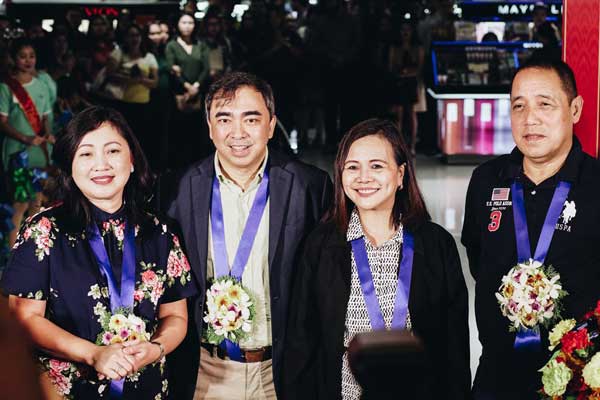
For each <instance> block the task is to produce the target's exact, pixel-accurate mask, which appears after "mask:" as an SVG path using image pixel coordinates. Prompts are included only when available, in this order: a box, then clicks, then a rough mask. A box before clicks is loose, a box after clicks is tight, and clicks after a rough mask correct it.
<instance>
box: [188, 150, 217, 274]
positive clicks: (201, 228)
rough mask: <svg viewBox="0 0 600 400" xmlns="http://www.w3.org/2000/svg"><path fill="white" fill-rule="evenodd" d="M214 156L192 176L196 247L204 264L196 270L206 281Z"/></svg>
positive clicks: (201, 263) (199, 262)
mask: <svg viewBox="0 0 600 400" xmlns="http://www.w3.org/2000/svg"><path fill="white" fill-rule="evenodd" d="M213 160H214V158H213V157H210V161H209V162H204V163H202V165H200V166H199V167H198V168H199V170H200V173H199V174H198V175H195V176H193V177H192V178H191V180H192V182H191V185H192V214H193V218H194V232H195V235H196V249H197V250H198V263H197V264H198V265H199V266H202V267H201V268H200V271H196V273H197V274H198V276H199V277H200V279H201V280H202V282H204V281H206V258H207V257H208V216H209V213H210V199H211V195H212V179H213V175H214V172H215V169H214V161H213Z"/></svg>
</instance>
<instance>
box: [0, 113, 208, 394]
mask: <svg viewBox="0 0 600 400" xmlns="http://www.w3.org/2000/svg"><path fill="white" fill-rule="evenodd" d="M54 158H55V163H56V165H57V166H58V167H59V168H60V172H61V173H60V177H59V193H58V196H59V197H58V198H59V199H61V202H60V203H58V205H56V206H55V207H53V208H50V209H48V210H46V211H44V212H42V213H40V214H38V215H36V216H34V217H32V218H30V219H29V220H28V221H27V222H26V223H25V225H24V226H23V227H22V228H21V231H20V234H19V237H18V239H17V243H16V244H15V247H14V248H13V252H12V255H11V258H10V261H9V263H8V266H7V268H6V270H5V272H4V275H3V276H2V281H1V282H0V286H1V288H2V290H3V291H4V293H5V294H7V295H9V304H10V307H11V309H12V311H13V312H14V314H15V315H16V317H17V318H18V320H19V321H20V322H21V323H22V324H23V326H24V327H25V329H26V330H27V332H28V333H29V334H30V336H31V339H32V340H33V342H34V344H35V345H36V347H37V348H38V351H39V353H38V356H39V361H40V364H41V365H42V367H43V370H44V371H45V374H46V375H47V377H48V378H49V379H50V380H51V381H52V383H53V384H54V386H55V388H56V390H57V391H58V392H59V393H60V394H61V395H63V396H64V397H65V398H68V399H86V400H87V399H101V398H109V397H110V398H124V399H165V398H167V395H168V386H169V385H168V381H167V379H166V371H165V358H164V356H165V354H167V353H169V352H171V351H172V350H174V349H175V348H176V347H177V346H178V345H179V343H180V342H181V341H182V340H183V338H184V336H185V333H186V329H187V308H186V300H185V298H186V297H189V296H192V295H194V294H196V292H197V289H196V286H195V283H194V282H193V281H192V280H191V274H190V267H189V264H188V261H187V259H186V256H185V255H184V254H183V252H182V249H181V247H180V244H179V240H178V239H177V236H175V235H174V234H172V233H171V231H170V230H169V229H168V228H167V226H166V225H165V223H164V222H163V221H161V220H160V219H158V218H157V217H155V216H153V215H152V214H149V213H147V212H145V211H144V205H145V200H146V198H147V197H146V195H147V194H148V192H149V189H150V185H151V178H150V173H149V170H148V165H147V161H146V159H145V157H144V155H143V153H142V152H141V150H140V146H139V144H138V142H137V141H136V139H135V137H134V136H133V134H132V133H131V130H130V128H129V126H128V125H127V123H126V122H125V120H124V119H123V117H122V116H121V115H120V114H119V113H118V112H116V111H114V110H111V109H107V108H101V107H91V108H88V109H87V110H85V111H83V112H81V113H80V114H78V115H77V116H76V117H75V118H74V119H73V120H72V121H71V122H70V124H69V125H68V127H67V130H66V133H65V134H64V135H62V136H61V137H60V139H59V140H58V141H57V143H56V147H55V150H54Z"/></svg>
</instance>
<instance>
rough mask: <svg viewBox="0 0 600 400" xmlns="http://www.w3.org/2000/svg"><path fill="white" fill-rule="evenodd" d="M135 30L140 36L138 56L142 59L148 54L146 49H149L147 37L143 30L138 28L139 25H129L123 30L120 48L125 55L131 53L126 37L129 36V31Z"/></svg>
mask: <svg viewBox="0 0 600 400" xmlns="http://www.w3.org/2000/svg"><path fill="white" fill-rule="evenodd" d="M132 29H135V30H136V31H137V32H138V34H139V35H140V40H141V41H140V54H141V55H142V58H143V57H146V54H147V53H148V48H149V44H148V35H146V33H145V32H144V30H143V29H142V27H140V26H139V25H136V24H130V25H129V26H128V27H127V29H125V34H124V37H123V43H121V48H122V49H123V53H125V54H129V53H130V52H131V49H130V48H129V45H128V44H127V35H129V31H130V30H132Z"/></svg>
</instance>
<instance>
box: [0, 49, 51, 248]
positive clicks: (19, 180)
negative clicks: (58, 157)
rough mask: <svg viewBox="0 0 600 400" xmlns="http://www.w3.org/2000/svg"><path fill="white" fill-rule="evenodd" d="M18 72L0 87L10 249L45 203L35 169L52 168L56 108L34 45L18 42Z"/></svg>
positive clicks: (15, 56) (13, 51)
mask: <svg viewBox="0 0 600 400" xmlns="http://www.w3.org/2000/svg"><path fill="white" fill-rule="evenodd" d="M11 57H12V59H13V62H14V65H15V69H14V73H13V75H12V76H9V77H8V78H7V79H6V80H5V81H4V83H2V84H0V131H1V133H2V134H3V135H4V143H3V145H2V162H3V167H4V168H5V171H7V175H8V178H9V182H10V187H11V191H12V194H13V208H14V210H15V212H14V214H13V219H12V220H13V224H14V225H15V228H14V229H13V231H12V232H11V233H10V235H9V245H10V246H12V245H13V244H14V242H15V240H16V236H17V232H18V229H19V227H20V226H21V222H22V221H23V217H24V216H25V213H26V212H29V214H30V215H32V214H33V213H35V212H37V210H39V208H40V205H41V204H40V202H41V198H42V195H41V188H37V189H35V188H34V187H33V185H32V179H33V177H32V173H31V171H32V169H34V168H38V169H44V168H47V167H48V165H49V164H50V153H51V151H52V146H51V144H52V143H54V136H53V135H52V133H51V128H50V126H49V121H48V116H49V114H50V113H51V112H52V104H51V99H50V94H49V91H48V88H47V86H46V84H45V83H44V82H42V80H40V79H38V78H37V77H36V76H37V72H36V53H35V49H34V47H33V43H32V42H30V41H29V40H27V39H17V40H15V42H14V43H13V45H12V48H11Z"/></svg>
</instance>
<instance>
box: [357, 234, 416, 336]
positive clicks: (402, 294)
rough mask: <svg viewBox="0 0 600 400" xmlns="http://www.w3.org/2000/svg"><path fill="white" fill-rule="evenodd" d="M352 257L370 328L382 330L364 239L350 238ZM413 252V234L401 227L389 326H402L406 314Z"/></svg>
mask: <svg viewBox="0 0 600 400" xmlns="http://www.w3.org/2000/svg"><path fill="white" fill-rule="evenodd" d="M351 244H352V252H353V254H354V260H355V261H356V269H357V272H358V278H359V280H360V287H361V289H362V292H363V296H364V299H365V304H366V306H367V312H368V314H369V319H370V320H371V327H372V328H373V330H374V331H377V330H385V320H384V318H383V314H382V312H381V307H380V305H379V300H378V299H377V293H376V292H375V284H374V283H373V275H372V273H371V266H370V264H369V258H368V256H367V249H366V248H365V240H364V238H363V237H360V238H358V239H354V240H352V241H351ZM413 255H414V237H413V236H412V234H411V233H409V232H408V231H406V230H404V232H403V239H402V259H401V260H400V266H399V270H398V284H397V286H396V301H395V302H394V314H393V317H392V324H391V328H392V329H404V328H406V316H407V314H408V300H409V294H410V282H411V279H412V269H413Z"/></svg>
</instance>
